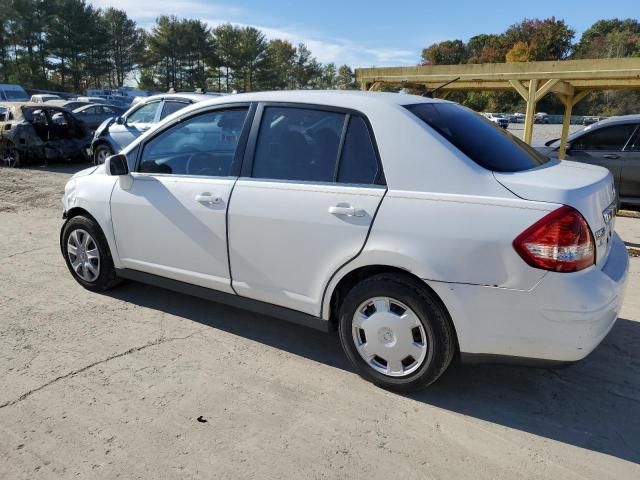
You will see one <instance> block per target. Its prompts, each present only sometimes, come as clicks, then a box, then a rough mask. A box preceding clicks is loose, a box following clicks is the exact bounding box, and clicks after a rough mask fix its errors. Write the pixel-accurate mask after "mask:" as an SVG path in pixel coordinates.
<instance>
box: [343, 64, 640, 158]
mask: <svg viewBox="0 0 640 480" xmlns="http://www.w3.org/2000/svg"><path fill="white" fill-rule="evenodd" d="M355 73H356V80H357V81H358V82H360V85H361V87H362V89H363V90H369V89H371V88H372V87H374V86H375V85H376V84H379V83H392V84H400V85H402V84H407V85H411V84H413V85H422V86H424V87H425V88H426V89H428V90H433V89H436V88H438V87H440V86H442V85H443V84H445V83H447V82H451V83H449V84H448V85H445V86H443V87H442V88H441V89H440V90H439V91H442V92H451V91H467V92H468V91H491V90H493V91H508V90H515V91H516V92H518V93H519V94H520V96H522V98H524V100H525V102H526V103H527V109H526V117H525V124H524V141H525V142H527V143H531V138H532V135H533V124H534V120H535V113H536V103H537V102H539V101H540V99H542V97H544V96H545V95H547V94H548V93H552V94H554V95H556V96H557V97H558V99H559V100H560V101H561V102H562V104H563V105H564V117H563V122H562V136H561V142H560V152H559V157H560V158H564V156H565V151H566V146H567V136H568V134H569V124H570V122H571V111H572V109H573V107H574V105H575V104H576V103H578V102H579V101H580V100H582V99H583V98H584V97H585V96H587V95H588V94H589V93H590V92H593V91H596V90H612V89H632V88H638V89H640V58H637V57H636V58H614V59H597V60H563V61H552V62H523V63H480V64H464V65H425V66H416V67H382V68H358V69H356V72H355ZM452 80H455V81H452ZM639 113H640V112H639Z"/></svg>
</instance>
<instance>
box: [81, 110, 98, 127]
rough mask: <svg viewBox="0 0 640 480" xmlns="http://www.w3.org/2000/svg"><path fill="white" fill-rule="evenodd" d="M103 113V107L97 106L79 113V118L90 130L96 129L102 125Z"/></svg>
mask: <svg viewBox="0 0 640 480" xmlns="http://www.w3.org/2000/svg"><path fill="white" fill-rule="evenodd" d="M101 113H102V107H101V106H100V105H95V106H93V107H88V108H85V109H84V110H82V111H81V112H79V115H78V116H79V118H80V120H82V121H83V122H84V123H85V124H87V126H88V127H89V128H96V127H97V126H98V125H100V123H102V122H100V118H101V116H100V114H101Z"/></svg>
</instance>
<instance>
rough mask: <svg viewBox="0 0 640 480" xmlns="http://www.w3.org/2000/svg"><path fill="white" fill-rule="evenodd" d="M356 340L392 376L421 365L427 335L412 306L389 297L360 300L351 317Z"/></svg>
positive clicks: (361, 350)
mask: <svg viewBox="0 0 640 480" xmlns="http://www.w3.org/2000/svg"><path fill="white" fill-rule="evenodd" d="M352 334H353V342H354V345H355V347H356V350H357V351H358V353H359V354H360V356H361V357H362V359H363V360H364V361H365V362H366V363H367V364H368V365H369V366H370V367H371V368H373V369H374V370H375V371H377V372H379V373H381V374H383V375H386V376H389V377H404V376H406V375H410V374H411V373H413V372H415V371H416V370H417V369H418V368H420V367H421V366H422V364H423V363H424V361H425V359H426V357H427V351H428V342H427V335H426V333H425V329H424V326H423V325H422V322H421V321H420V319H419V318H418V316H417V315H416V314H415V312H414V311H413V310H411V309H410V308H409V307H407V306H406V305H405V304H404V303H402V302H400V301H398V300H395V299H393V298H390V297H374V298H370V299H369V300H367V301H365V302H363V303H362V304H360V306H359V307H358V308H357V309H356V312H355V314H354V316H353V321H352Z"/></svg>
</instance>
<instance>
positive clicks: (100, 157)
mask: <svg viewBox="0 0 640 480" xmlns="http://www.w3.org/2000/svg"><path fill="white" fill-rule="evenodd" d="M111 155H113V151H112V150H111V147H110V146H109V145H104V144H102V145H98V146H97V147H96V149H95V151H94V152H93V163H94V165H102V164H103V163H104V162H105V160H106V159H107V157H110V156H111Z"/></svg>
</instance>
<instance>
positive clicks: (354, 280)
mask: <svg viewBox="0 0 640 480" xmlns="http://www.w3.org/2000/svg"><path fill="white" fill-rule="evenodd" d="M381 273H395V274H399V275H402V276H404V277H405V278H407V279H409V280H410V281H411V282H413V283H415V284H416V286H418V287H419V288H422V289H424V290H426V291H428V292H429V293H430V294H431V295H432V296H433V298H435V299H436V300H437V301H438V302H439V303H440V305H441V306H442V308H443V309H444V311H445V312H447V315H448V316H449V320H450V321H451V326H452V328H453V332H454V337H455V342H456V351H459V344H458V334H457V331H456V327H455V323H454V321H453V318H452V317H451V313H450V312H449V309H448V308H447V306H446V305H445V303H444V301H443V300H442V299H441V298H440V296H439V295H438V294H437V293H436V292H435V291H434V290H433V289H432V288H431V287H430V286H429V285H428V284H427V283H426V282H425V281H424V280H422V279H421V278H420V277H418V276H417V275H415V274H414V273H412V272H410V271H409V270H406V269H404V268H399V267H395V266H392V265H364V266H359V267H357V268H354V269H353V270H350V271H348V272H346V273H344V274H343V275H342V276H341V277H340V279H339V280H337V283H335V286H334V287H333V288H332V289H331V291H330V295H329V290H328V291H327V295H326V297H327V298H328V302H326V304H327V313H326V315H327V316H328V321H329V325H330V328H331V329H333V330H336V329H337V328H338V310H339V308H340V305H341V303H342V300H344V298H345V296H346V295H347V294H348V293H349V291H350V290H351V289H352V288H353V287H354V286H355V285H356V284H358V283H359V282H361V281H363V280H365V279H367V278H370V277H372V276H374V275H379V274H381ZM323 311H324V310H323Z"/></svg>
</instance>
